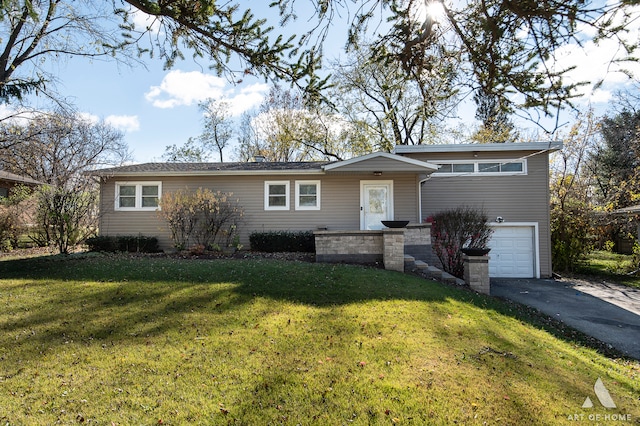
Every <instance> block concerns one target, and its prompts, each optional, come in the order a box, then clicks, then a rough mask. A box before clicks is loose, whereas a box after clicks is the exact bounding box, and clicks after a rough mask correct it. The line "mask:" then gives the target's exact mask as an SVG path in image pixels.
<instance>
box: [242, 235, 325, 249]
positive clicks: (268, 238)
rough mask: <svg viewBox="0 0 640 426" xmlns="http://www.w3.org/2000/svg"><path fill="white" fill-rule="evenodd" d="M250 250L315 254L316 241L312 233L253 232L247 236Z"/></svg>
mask: <svg viewBox="0 0 640 426" xmlns="http://www.w3.org/2000/svg"><path fill="white" fill-rule="evenodd" d="M249 242H250V243H251V250H255V251H265V252H269V253H274V252H286V251H288V252H304V253H315V251H316V240H315V236H314V235H313V232H312V231H300V232H291V231H270V232H254V233H252V234H251V235H249Z"/></svg>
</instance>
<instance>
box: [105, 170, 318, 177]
mask: <svg viewBox="0 0 640 426" xmlns="http://www.w3.org/2000/svg"><path fill="white" fill-rule="evenodd" d="M324 174H325V173H324V172H323V171H322V170H260V171H257V170H255V171H253V170H252V171H247V170H217V171H205V170H203V171H190V172H182V171H181V172H115V173H104V174H102V173H101V174H96V176H99V177H109V178H111V177H118V176H131V177H135V176H139V177H170V176H274V175H305V176H308V175H316V176H317V175H324Z"/></svg>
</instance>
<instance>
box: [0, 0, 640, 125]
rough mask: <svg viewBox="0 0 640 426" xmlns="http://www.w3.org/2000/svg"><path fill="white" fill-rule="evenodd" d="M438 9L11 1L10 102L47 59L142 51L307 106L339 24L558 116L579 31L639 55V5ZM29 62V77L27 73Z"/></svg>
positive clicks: (508, 100) (35, 79)
mask: <svg viewBox="0 0 640 426" xmlns="http://www.w3.org/2000/svg"><path fill="white" fill-rule="evenodd" d="M432 3H434V2H433V0H364V1H361V2H350V1H345V0H340V1H339V0H308V1H303V0H273V1H272V2H271V3H270V4H269V8H270V9H271V10H272V11H273V13H274V14H275V15H276V17H277V19H276V21H277V22H273V21H269V20H267V19H265V18H263V17H262V16H264V14H263V15H262V16H260V17H257V16H256V15H255V14H254V11H253V10H252V9H251V7H252V6H253V5H254V4H255V3H253V2H249V1H246V0H231V1H227V2H216V1H215V0H198V1H191V0H174V1H165V0H158V1H146V0H112V1H111V2H99V1H96V0H93V1H91V0H83V1H70V0H66V1H65V0H3V1H2V3H0V7H1V10H0V12H1V13H2V15H1V16H0V24H2V26H3V28H2V32H3V33H4V34H7V36H6V37H3V39H2V42H1V43H2V45H1V46H0V72H1V73H2V75H1V76H0V97H1V98H4V99H9V98H12V97H21V96H22V95H24V94H25V93H28V92H32V91H39V90H44V89H45V88H46V84H47V82H48V81H50V80H51V78H50V77H51V76H49V75H47V74H46V73H44V72H41V70H40V69H39V65H38V63H39V62H38V61H39V60H41V59H42V58H44V57H46V56H47V55H87V56H109V55H116V56H117V57H119V58H123V55H124V57H125V58H126V57H127V56H126V55H127V54H128V53H129V54H130V53H132V50H131V48H133V47H135V48H137V52H138V53H139V54H142V53H149V54H151V55H158V56H160V57H161V58H162V59H163V60H164V61H165V64H166V66H167V67H170V66H172V65H173V64H174V62H175V61H176V60H177V59H180V58H183V57H184V56H185V52H189V54H192V55H194V56H195V57H200V58H204V59H206V60H208V61H210V66H211V67H212V69H214V70H215V71H217V72H218V73H220V74H225V75H227V76H229V77H230V78H232V79H233V80H234V81H238V80H241V79H243V78H244V75H258V76H262V77H265V78H276V79H284V80H287V81H290V82H293V83H295V84H297V85H299V86H300V87H303V88H304V89H305V94H306V95H307V96H308V95H318V94H319V93H320V91H321V90H322V89H323V88H324V87H325V86H326V82H327V80H326V77H321V76H320V71H319V69H320V68H319V67H320V66H321V58H322V44H323V42H324V40H325V38H326V36H327V33H328V31H329V29H330V28H333V27H332V25H334V24H336V21H338V20H340V19H343V20H344V19H348V22H347V25H348V35H347V43H346V45H347V47H348V48H352V49H353V48H358V46H359V45H360V44H361V42H362V40H363V39H364V38H365V36H366V37H367V38H373V41H374V51H373V53H374V54H373V56H372V59H374V60H376V61H379V62H381V63H385V64H398V65H400V66H401V67H402V69H403V70H404V71H405V72H406V73H408V74H414V75H419V74H422V73H425V72H426V73H428V72H431V71H433V70H435V69H438V68H439V67H440V63H439V60H438V58H437V57H433V55H429V54H426V53H427V52H429V51H432V49H433V47H434V45H435V46H440V47H443V48H446V49H447V50H453V51H457V52H459V53H460V54H461V55H462V57H461V66H460V69H461V70H462V71H464V72H465V74H466V75H467V76H468V77H469V82H468V84H469V86H470V88H471V89H473V90H475V89H477V88H481V89H482V90H483V91H484V92H485V93H487V94H489V95H491V96H494V97H497V98H500V99H504V100H505V101H504V102H500V103H499V104H500V105H503V106H504V108H511V107H512V106H513V104H514V100H513V99H514V97H515V98H516V99H519V101H518V102H519V104H518V105H517V106H518V107H522V108H538V109H541V110H542V111H544V112H545V113H551V112H552V111H553V110H554V108H559V107H561V106H564V105H566V104H568V103H570V102H571V99H572V97H573V96H575V94H576V93H575V89H576V88H577V83H567V82H566V81H565V80H564V79H563V76H564V74H565V72H566V71H567V70H565V69H556V68H555V67H554V66H553V56H554V53H555V52H556V49H558V48H559V47H561V46H562V45H564V44H566V43H569V42H578V43H582V42H584V41H585V40H584V39H579V38H578V33H577V29H578V28H579V27H585V26H586V27H590V28H591V29H592V31H591V33H593V34H595V39H596V40H598V39H603V38H608V37H618V39H619V40H621V45H622V46H623V47H624V48H625V49H627V52H628V53H629V54H631V53H632V52H633V50H634V49H635V47H636V45H635V44H627V43H625V42H624V33H625V31H626V30H625V28H626V25H627V24H628V23H629V22H630V20H631V19H633V16H631V11H632V7H633V6H636V5H637V3H638V2H637V0H621V1H619V2H614V3H611V2H600V3H597V4H594V3H592V2H586V1H584V0H568V1H559V0H536V1H531V0H525V1H511V0H507V1H504V0H484V1H471V0H467V1H462V2H455V3H454V4H453V5H452V6H448V5H445V6H442V7H441V10H442V11H443V16H444V19H443V20H442V21H441V22H439V21H438V20H436V19H435V18H433V17H431V16H430V15H424V14H423V15H421V14H420V10H421V9H422V8H423V7H424V6H425V5H429V4H432ZM259 7H261V10H262V11H263V9H264V7H263V6H262V5H261V6H259ZM302 11H304V14H305V15H304V16H305V18H306V17H307V16H309V13H311V14H312V15H313V16H312V18H311V19H310V21H309V22H310V23H309V24H308V26H307V28H309V29H308V30H305V31H306V32H304V33H303V34H298V35H295V34H293V30H292V22H293V21H295V20H296V19H297V17H298V15H299V14H300V13H301V12H302ZM139 12H143V13H145V14H147V15H149V16H151V17H152V18H153V23H152V24H150V25H148V26H146V27H144V28H137V27H136V26H135V25H134V19H133V17H134V14H135V13H139ZM344 17H347V18H344ZM105 22H110V23H111V24H117V25H119V26H120V29H119V30H118V31H113V26H109V25H108V24H105ZM145 36H147V37H145ZM148 41H150V43H149V42H148ZM134 51H135V49H134ZM123 52H124V53H123ZM127 52H128V53H127ZM134 57H135V56H129V58H134ZM26 64H31V67H27V68H29V69H28V70H27V71H23V72H22V73H18V72H17V70H20V69H22V68H25V65H26Z"/></svg>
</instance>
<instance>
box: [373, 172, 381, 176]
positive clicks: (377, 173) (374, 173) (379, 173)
mask: <svg viewBox="0 0 640 426" xmlns="http://www.w3.org/2000/svg"><path fill="white" fill-rule="evenodd" d="M373 175H374V176H382V172H373Z"/></svg>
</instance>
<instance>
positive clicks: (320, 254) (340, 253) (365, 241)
mask: <svg viewBox="0 0 640 426" xmlns="http://www.w3.org/2000/svg"><path fill="white" fill-rule="evenodd" d="M315 237H316V262H327V263H338V262H349V263H374V262H382V261H383V250H382V240H383V238H382V231H316V232H315Z"/></svg>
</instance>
